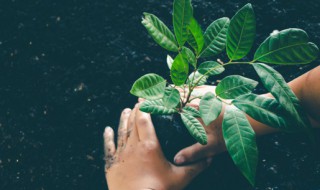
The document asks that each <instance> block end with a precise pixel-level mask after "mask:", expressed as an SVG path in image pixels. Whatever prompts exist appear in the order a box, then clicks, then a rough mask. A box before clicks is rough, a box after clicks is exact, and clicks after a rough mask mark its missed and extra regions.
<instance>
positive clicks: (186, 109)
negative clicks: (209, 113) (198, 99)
mask: <svg viewBox="0 0 320 190" xmlns="http://www.w3.org/2000/svg"><path fill="white" fill-rule="evenodd" d="M182 110H183V112H184V113H187V114H189V115H192V116H193V117H197V118H199V117H201V116H200V112H199V111H198V110H197V109H195V108H193V107H191V106H186V107H184V108H183V109H182Z"/></svg>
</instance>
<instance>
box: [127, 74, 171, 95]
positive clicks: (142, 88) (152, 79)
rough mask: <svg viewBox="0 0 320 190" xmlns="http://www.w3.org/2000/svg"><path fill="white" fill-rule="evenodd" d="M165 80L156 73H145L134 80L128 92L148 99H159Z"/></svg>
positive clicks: (164, 86) (163, 89)
mask: <svg viewBox="0 0 320 190" xmlns="http://www.w3.org/2000/svg"><path fill="white" fill-rule="evenodd" d="M165 88H166V80H164V79H163V78H162V77H161V76H159V75H157V74H153V73H151V74H146V75H144V76H142V77H140V78H139V79H138V80H136V81H135V82H134V84H133V85H132V88H131V90H130V93H131V94H133V95H135V96H138V97H140V98H145V99H148V100H156V99H160V98H162V97H163V95H164V91H165Z"/></svg>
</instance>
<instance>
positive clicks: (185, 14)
mask: <svg viewBox="0 0 320 190" xmlns="http://www.w3.org/2000/svg"><path fill="white" fill-rule="evenodd" d="M142 24H143V25H144V26H145V28H146V29H147V31H148V33H149V34H150V36H151V37H152V38H153V39H154V40H155V42H156V43H158V44H159V45H160V46H161V47H163V48H164V49H166V50H168V51H171V52H174V53H176V54H177V55H176V57H175V58H174V59H173V60H172V58H171V57H170V56H168V57H167V62H168V66H169V68H170V78H171V82H172V83H168V82H167V81H166V80H165V79H164V78H163V77H161V76H159V75H157V74H153V73H151V74H146V75H144V76H142V77H141V78H139V79H138V80H137V81H135V83H134V84H133V86H132V89H131V91H130V92H131V94H133V95H135V96H138V97H140V98H144V99H145V101H144V102H143V103H142V104H141V105H140V110H141V111H144V112H148V113H151V114H175V113H178V114H180V116H181V119H182V121H183V123H184V125H185V126H186V128H187V129H188V131H189V132H190V134H191V135H192V136H193V137H194V138H195V139H196V140H197V141H198V142H199V143H201V144H203V145H205V144H207V135H206V132H205V129H204V126H203V125H202V124H201V123H200V122H199V120H198V119H200V118H201V119H202V120H203V122H204V124H205V126H208V125H209V124H210V123H211V122H213V121H214V120H216V119H217V117H218V116H219V115H220V113H221V109H222V104H223V103H225V104H226V109H225V112H224V117H223V122H222V132H223V137H224V140H225V143H226V147H227V150H228V152H229V154H230V156H231V157H232V159H233V161H234V163H235V165H236V166H237V167H238V168H239V169H240V171H241V172H242V174H243V175H244V176H245V177H246V178H247V180H248V181H249V182H250V183H251V184H252V185H254V184H255V174H256V167H257V161H258V150H257V145H256V141H255V133H254V131H253V129H252V127H251V126H250V123H249V121H248V120H247V118H246V115H245V114H248V115H249V116H251V117H252V118H254V119H256V120H257V121H259V122H262V123H265V124H267V125H269V126H271V127H275V128H279V129H281V130H284V131H290V132H291V131H304V132H306V133H307V134H308V135H310V136H312V133H311V127H310V123H309V121H308V119H307V116H306V114H305V112H304V111H303V110H302V107H301V105H300V102H299V100H298V99H297V97H296V96H295V94H294V93H293V92H292V90H291V89H290V88H289V87H288V85H287V84H286V82H285V80H284V79H283V77H282V76H281V74H279V73H278V72H277V71H276V70H274V69H273V68H272V67H270V66H268V65H266V64H265V63H268V64H279V65H297V64H307V63H310V62H312V61H313V60H315V59H316V58H317V55H318V51H319V50H318V47H317V46H316V45H315V44H314V43H312V42H309V37H308V35H307V34H306V32H305V31H303V30H301V29H297V28H289V29H285V30H282V31H279V32H277V33H274V34H272V35H270V36H269V37H268V38H267V39H266V40H265V41H263V42H262V43H261V45H260V46H259V47H258V49H257V50H256V51H255V54H254V57H253V59H252V61H241V59H242V58H244V57H245V56H246V55H247V54H248V53H249V51H250V50H251V47H252V45H253V42H254V38H255V35H256V19H255V14H254V11H253V8H252V5H251V4H247V5H245V6H244V7H242V8H241V9H240V10H239V11H238V12H237V13H236V14H235V15H234V16H233V17H232V19H231V20H230V19H229V18H227V17H223V18H219V19H217V20H215V21H213V22H212V23H211V24H210V25H209V26H208V27H207V29H206V31H205V32H204V33H203V32H202V29H201V27H200V25H199V23H198V22H197V20H196V19H195V18H194V17H193V8H192V5H191V0H174V3H173V29H174V34H173V33H172V32H171V31H170V29H169V28H168V27H167V26H166V25H165V24H164V23H163V22H162V21H161V20H160V19H159V18H158V17H156V16H155V15H153V14H150V13H144V17H143V19H142ZM191 49H192V50H191ZM224 50H226V53H227V56H228V58H229V60H228V61H225V62H222V61H220V60H219V59H218V61H213V60H212V61H205V62H202V63H200V62H201V59H202V58H205V57H206V58H208V57H217V56H218V55H219V54H220V53H222V52H223V51H224ZM239 60H240V61H239ZM231 64H240V65H241V64H249V65H251V66H252V67H253V68H254V70H255V71H256V72H257V74H258V76H259V77H260V80H261V83H262V84H263V86H264V87H265V88H266V89H267V90H268V91H269V92H270V93H271V94H272V95H273V96H274V99H272V98H267V97H263V96H258V95H257V94H254V93H252V91H253V90H254V88H255V87H256V86H257V84H258V82H257V81H254V80H252V79H249V78H246V77H243V76H240V75H230V76H227V77H225V78H223V79H222V80H221V82H219V83H218V85H217V87H216V89H215V91H213V92H208V93H206V94H204V95H203V96H200V97H196V98H200V99H201V101H200V104H199V110H197V109H195V108H193V107H190V106H188V103H190V101H192V99H193V98H195V97H193V91H194V89H195V87H197V86H199V85H203V84H205V83H206V80H207V79H208V77H212V76H215V77H217V75H219V74H220V73H222V72H224V70H225V68H226V67H227V66H228V65H231ZM190 69H192V71H191V72H190V71H189V70H190ZM179 88H181V89H185V88H187V92H188V93H187V96H186V97H180V93H179V91H178V90H177V89H179ZM226 100H228V101H226Z"/></svg>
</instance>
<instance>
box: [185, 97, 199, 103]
mask: <svg viewBox="0 0 320 190" xmlns="http://www.w3.org/2000/svg"><path fill="white" fill-rule="evenodd" d="M197 98H202V96H196V97H194V98H191V99H190V100H189V101H188V103H190V102H191V101H192V100H195V99H197Z"/></svg>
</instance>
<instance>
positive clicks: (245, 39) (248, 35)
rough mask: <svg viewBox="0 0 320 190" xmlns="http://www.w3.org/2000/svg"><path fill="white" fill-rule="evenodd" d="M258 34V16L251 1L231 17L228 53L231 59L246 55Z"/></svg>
mask: <svg viewBox="0 0 320 190" xmlns="http://www.w3.org/2000/svg"><path fill="white" fill-rule="evenodd" d="M255 35H256V18H255V15H254V12H253V8H252V5H251V4H250V3H248V4H246V5H245V6H244V7H242V8H241V9H240V10H239V11H238V12H237V13H236V14H235V15H234V16H233V17H232V19H231V21H230V26H229V29H228V33H227V54H228V57H229V59H230V60H238V59H241V58H243V57H244V56H246V55H247V54H248V53H249V51H250V49H251V47H252V44H253V41H254V38H255Z"/></svg>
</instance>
